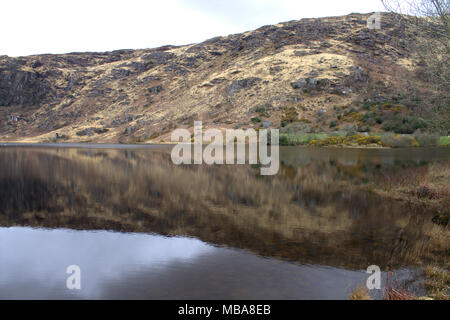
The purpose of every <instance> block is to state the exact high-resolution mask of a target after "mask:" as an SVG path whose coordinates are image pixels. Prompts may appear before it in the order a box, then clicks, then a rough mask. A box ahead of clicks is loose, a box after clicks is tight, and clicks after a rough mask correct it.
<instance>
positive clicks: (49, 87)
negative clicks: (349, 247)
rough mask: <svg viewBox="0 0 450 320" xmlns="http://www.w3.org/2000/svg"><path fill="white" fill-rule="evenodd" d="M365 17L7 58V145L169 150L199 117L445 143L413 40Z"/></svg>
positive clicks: (2, 114)
mask: <svg viewBox="0 0 450 320" xmlns="http://www.w3.org/2000/svg"><path fill="white" fill-rule="evenodd" d="M368 17H369V14H367V15H362V14H351V15H348V16H343V17H330V18H320V19H303V20H299V21H290V22H285V23H280V24H277V25H273V26H264V27H261V28H259V29H257V30H255V31H250V32H245V33H242V34H235V35H230V36H227V37H217V38H213V39H210V40H207V41H205V42H203V43H199V44H191V45H186V46H179V47H175V46H164V47H160V48H155V49H145V50H118V51H113V52H106V53H70V54H61V55H36V56H27V57H17V58H13V57H8V56H0V140H2V141H28V142H47V141H74V142H120V143H129V142H164V141H168V140H169V137H170V132H171V131H172V130H173V129H174V128H179V127H184V128H190V127H192V126H193V121H194V120H202V121H203V122H204V127H206V128H210V127H216V128H223V129H225V128H250V127H253V128H260V127H274V128H282V129H283V130H291V131H295V132H297V131H298V132H324V131H335V130H356V131H361V132H363V131H369V130H371V131H383V130H388V131H390V130H392V131H399V133H412V132H413V131H415V130H416V129H424V130H425V129H430V128H431V129H436V128H437V129H438V130H440V131H441V132H442V131H445V132H444V134H448V110H447V111H445V110H446V109H441V107H440V106H438V108H437V109H433V108H432V106H436V104H433V103H436V101H433V100H432V97H435V96H438V95H439V93H438V92H435V91H433V89H432V87H431V86H429V85H428V84H427V83H425V82H424V81H423V80H422V78H421V74H420V64H419V63H417V62H416V60H415V57H414V55H413V53H412V52H410V50H408V41H411V40H408V39H411V38H410V37H408V35H406V33H405V31H404V30H403V29H402V28H400V27H399V25H397V24H396V19H395V18H396V17H395V15H392V14H383V16H382V29H381V30H369V29H368V28H367V26H366V21H367V18H368ZM149 36H151V35H149ZM430 99H431V100H430ZM440 102H442V101H440ZM447 108H448V106H447ZM439 112H444V117H442V116H439ZM435 118H437V119H441V120H439V121H441V122H439V121H438V120H436V119H435ZM446 118H447V120H445V119H446ZM399 119H400V120H399ZM442 119H444V120H442ZM436 121H437V122H436ZM442 121H443V122H442ZM445 121H446V122H445ZM399 122H400V125H399V124H398V123H399ZM436 123H437V124H436ZM402 131H404V132H402Z"/></svg>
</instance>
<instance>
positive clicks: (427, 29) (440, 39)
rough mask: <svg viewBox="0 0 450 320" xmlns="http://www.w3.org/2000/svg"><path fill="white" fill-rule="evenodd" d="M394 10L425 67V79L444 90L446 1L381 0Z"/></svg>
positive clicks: (449, 26)
mask: <svg viewBox="0 0 450 320" xmlns="http://www.w3.org/2000/svg"><path fill="white" fill-rule="evenodd" d="M381 2H382V3H383V5H384V7H385V9H386V10H387V11H389V12H394V13H398V14H399V15H398V16H397V17H398V22H399V23H401V24H402V26H403V27H405V26H406V28H407V30H408V31H409V35H410V36H411V39H410V40H411V41H409V44H410V46H411V49H412V51H413V52H415V53H416V54H417V56H418V57H419V59H420V60H421V64H422V65H423V66H424V67H425V70H426V75H427V76H428V80H430V81H431V82H433V83H434V84H435V85H436V86H437V87H438V88H440V89H441V90H444V91H443V93H444V94H447V93H448V88H449V83H450V77H449V76H450V72H449V69H450V68H449V61H450V59H449V58H450V21H449V8H450V1H449V0H381Z"/></svg>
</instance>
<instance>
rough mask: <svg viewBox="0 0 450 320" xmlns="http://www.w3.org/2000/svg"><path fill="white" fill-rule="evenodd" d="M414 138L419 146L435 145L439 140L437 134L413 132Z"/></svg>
mask: <svg viewBox="0 0 450 320" xmlns="http://www.w3.org/2000/svg"><path fill="white" fill-rule="evenodd" d="M414 138H415V139H416V141H417V142H418V143H419V145H420V146H421V147H437V146H439V142H440V136H439V135H438V134H428V133H415V134H414Z"/></svg>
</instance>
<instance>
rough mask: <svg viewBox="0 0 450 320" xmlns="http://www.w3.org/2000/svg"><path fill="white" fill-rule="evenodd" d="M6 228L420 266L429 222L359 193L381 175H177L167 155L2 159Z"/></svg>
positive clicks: (8, 155)
mask: <svg viewBox="0 0 450 320" xmlns="http://www.w3.org/2000/svg"><path fill="white" fill-rule="evenodd" d="M0 165H1V167H2V171H1V172H0V210H1V211H0V224H1V225H3V226H11V225H28V226H43V227H50V228H54V227H65V228H73V229H112V230H118V231H133V232H155V233H159V234H163V235H182V236H190V237H197V238H200V239H202V240H204V241H206V242H210V243H213V244H217V245H225V246H231V247H237V248H243V249H247V250H251V251H254V252H256V253H258V254H261V255H267V256H273V257H279V258H283V259H287V260H292V261H298V262H304V263H316V264H326V265H333V266H344V267H348V268H357V269H362V268H366V267H367V266H368V265H371V264H378V265H380V266H387V265H388V264H392V265H397V266H398V265H399V264H407V263H413V262H415V261H416V260H417V258H418V256H420V255H421V253H422V252H424V250H427V233H428V232H429V230H430V229H431V228H433V225H432V224H431V222H430V221H431V220H430V218H429V217H428V216H426V215H423V214H421V213H420V212H414V211H413V210H411V209H410V208H406V207H402V206H401V205H399V204H397V203H392V202H390V201H382V199H380V198H376V197H374V196H371V195H369V194H367V193H363V192H360V191H358V187H357V186H356V185H357V184H359V183H364V180H365V179H367V178H368V177H369V178H370V177H371V174H373V173H374V172H376V170H378V169H377V168H376V167H377V165H376V164H375V165H373V166H374V168H372V167H370V165H361V164H358V163H356V164H352V165H345V164H342V163H339V162H338V161H334V160H333V161H329V160H326V161H318V160H315V161H310V162H308V163H305V164H303V165H301V166H294V165H284V166H282V167H281V170H280V174H279V175H277V176H273V177H262V176H260V175H259V170H258V169H257V168H252V167H251V166H174V165H172V163H171V161H170V154H169V153H167V152H164V151H155V150H152V151H148V150H139V151H130V150H100V151H99V150H88V149H87V150H77V149H21V148H17V149H3V150H1V151H0Z"/></svg>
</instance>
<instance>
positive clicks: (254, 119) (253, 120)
mask: <svg viewBox="0 0 450 320" xmlns="http://www.w3.org/2000/svg"><path fill="white" fill-rule="evenodd" d="M250 120H251V121H252V122H254V123H258V122H261V119H260V118H258V117H254V118H251V119H250Z"/></svg>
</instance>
